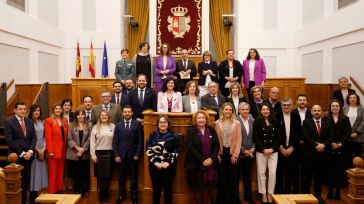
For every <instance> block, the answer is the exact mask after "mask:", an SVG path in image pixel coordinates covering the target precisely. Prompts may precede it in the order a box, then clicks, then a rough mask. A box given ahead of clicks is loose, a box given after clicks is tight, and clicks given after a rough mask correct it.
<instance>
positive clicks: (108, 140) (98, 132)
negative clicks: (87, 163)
mask: <svg viewBox="0 0 364 204" xmlns="http://www.w3.org/2000/svg"><path fill="white" fill-rule="evenodd" d="M114 129H115V125H114V124H113V123H111V122H110V115H109V112H108V111H106V110H102V111H101V113H100V119H99V121H98V122H97V123H96V125H95V126H94V127H93V128H92V131H91V136H90V154H91V158H92V160H93V162H94V172H95V176H96V177H97V190H98V195H99V201H100V202H101V203H102V202H109V186H110V177H111V164H112V162H113V158H112V156H113V155H112V154H113V148H112V142H113V137H114Z"/></svg>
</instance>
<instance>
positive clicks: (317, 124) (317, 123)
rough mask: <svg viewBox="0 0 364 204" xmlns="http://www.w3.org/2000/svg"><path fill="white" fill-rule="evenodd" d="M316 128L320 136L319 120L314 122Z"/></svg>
mask: <svg viewBox="0 0 364 204" xmlns="http://www.w3.org/2000/svg"><path fill="white" fill-rule="evenodd" d="M316 126H317V132H318V134H319V135H320V132H321V124H320V121H319V120H316Z"/></svg>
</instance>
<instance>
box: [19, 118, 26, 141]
mask: <svg viewBox="0 0 364 204" xmlns="http://www.w3.org/2000/svg"><path fill="white" fill-rule="evenodd" d="M20 126H21V129H22V131H23V134H24V137H26V133H27V132H26V128H25V123H24V118H21V119H20Z"/></svg>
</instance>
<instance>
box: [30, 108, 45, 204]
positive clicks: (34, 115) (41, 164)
mask: <svg viewBox="0 0 364 204" xmlns="http://www.w3.org/2000/svg"><path fill="white" fill-rule="evenodd" d="M28 118H30V119H32V120H33V123H34V129H35V134H36V136H37V143H36V145H35V149H34V150H35V154H34V160H33V161H32V166H31V170H30V196H29V200H30V202H34V200H35V198H36V197H38V191H40V190H41V189H42V188H46V187H48V170H47V163H46V160H45V151H46V142H45V137H44V125H43V120H42V110H41V108H40V106H39V105H36V104H33V105H32V106H30V110H29V115H28Z"/></svg>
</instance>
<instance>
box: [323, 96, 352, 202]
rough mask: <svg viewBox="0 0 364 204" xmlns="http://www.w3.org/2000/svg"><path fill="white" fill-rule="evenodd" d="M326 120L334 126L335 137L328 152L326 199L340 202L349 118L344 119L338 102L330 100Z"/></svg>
mask: <svg viewBox="0 0 364 204" xmlns="http://www.w3.org/2000/svg"><path fill="white" fill-rule="evenodd" d="M327 118H328V119H329V120H331V122H332V124H334V129H335V135H332V136H331V147H328V151H329V157H328V158H329V168H328V172H329V179H328V185H329V192H328V194H327V198H328V199H335V200H340V188H343V187H344V186H345V185H346V180H347V178H346V173H345V170H346V167H347V166H346V165H345V164H346V162H347V158H348V153H347V150H348V141H349V138H350V134H351V126H350V121H349V118H348V117H346V116H345V115H344V113H343V110H342V108H341V103H340V101H339V100H336V99H334V100H332V102H331V103H330V107H329V112H328V114H327ZM334 189H335V195H334Z"/></svg>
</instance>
